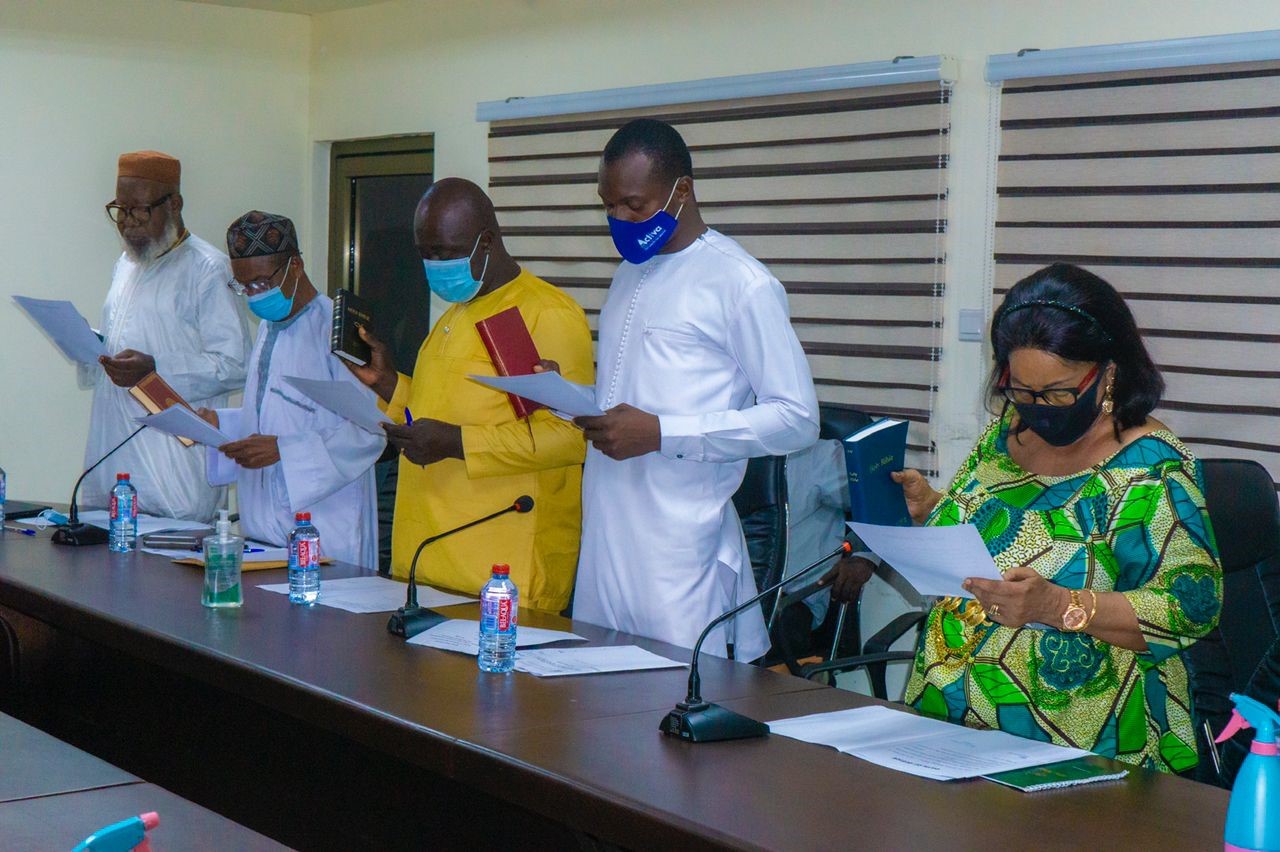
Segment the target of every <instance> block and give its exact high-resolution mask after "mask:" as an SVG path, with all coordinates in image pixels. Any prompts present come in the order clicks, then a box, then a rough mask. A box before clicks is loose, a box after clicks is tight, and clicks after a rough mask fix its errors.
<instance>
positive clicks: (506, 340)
mask: <svg viewBox="0 0 1280 852" xmlns="http://www.w3.org/2000/svg"><path fill="white" fill-rule="evenodd" d="M476 331H478V332H479V333H480V339H481V340H482V341H484V348H485V349H488V350H489V358H490V359H492V361H493V369H494V370H495V371H496V372H497V374H498V375H499V376H527V375H529V374H530V373H532V372H533V368H534V367H535V366H536V365H537V363H538V362H539V361H541V360H542V358H541V356H539V355H538V347H537V346H535V345H534V343H533V337H531V336H530V334H529V327H528V326H526V325H525V324H524V317H522V316H520V309H519V308H507V309H506V310H505V311H502V312H500V313H496V314H494V315H493V316H491V317H488V318H486V319H482V320H480V321H479V322H478V323H476ZM507 399H509V400H511V407H512V408H514V409H515V410H516V417H528V416H529V415H530V414H532V413H533V412H535V411H537V410H538V409H539V408H545V407H546V406H544V405H543V404H542V403H540V402H534V401H533V400H531V399H525V398H524V397H522V396H516V395H515V394H513V393H509V394H507Z"/></svg>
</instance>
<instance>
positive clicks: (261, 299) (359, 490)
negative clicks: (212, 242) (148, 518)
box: [200, 210, 386, 568]
mask: <svg viewBox="0 0 1280 852" xmlns="http://www.w3.org/2000/svg"><path fill="white" fill-rule="evenodd" d="M227 251H228V253H229V254H230V255H231V271H232V273H233V274H234V275H235V281H234V283H233V285H232V286H233V287H234V289H235V290H236V292H238V293H240V294H241V295H243V296H247V297H248V302H249V309H250V310H251V311H253V313H254V314H255V315H257V316H258V317H260V318H261V319H262V320H263V322H262V324H261V325H259V326H258V337H257V340H256V341H255V342H254V346H253V354H252V356H250V359H249V381H248V382H247V384H246V385H245V390H244V404H243V405H242V406H241V407H240V408H220V409H218V410H217V411H209V410H207V409H202V410H201V411H200V415H201V416H202V417H204V418H205V419H206V420H208V421H209V422H211V423H213V424H214V425H216V426H218V428H220V429H221V430H222V431H223V432H225V433H226V434H227V435H228V436H229V437H231V438H233V439H234V440H233V441H232V442H231V443H228V444H224V445H222V446H221V447H217V448H213V447H209V448H208V449H207V452H208V466H209V468H208V469H209V481H210V482H212V483H214V484H218V485H223V484H228V483H231V482H234V483H236V486H237V498H238V500H239V507H240V529H241V530H242V531H243V532H244V534H245V535H246V536H247V537H248V538H251V539H254V540H256V541H262V542H267V543H268V544H274V545H284V544H286V542H287V540H288V537H289V531H290V530H292V529H293V527H294V515H295V514H296V513H298V512H310V513H311V522H312V523H313V524H314V525H315V527H316V529H317V530H319V532H320V542H321V549H322V550H323V552H324V554H325V555H326V556H332V557H333V558H334V559H337V560H340V561H342V562H350V563H353V564H355V565H361V566H363V567H365V568H377V567H378V506H377V496H376V494H375V487H374V481H373V463H374V462H376V461H377V460H378V456H379V455H380V454H381V453H382V448H383V446H384V445H385V444H386V438H385V437H384V436H383V434H382V432H381V430H379V432H378V433H377V434H374V433H371V432H369V431H367V430H365V429H363V428H361V427H359V426H357V425H355V424H354V423H351V422H350V421H348V420H345V419H344V418H342V417H339V416H338V415H336V414H334V413H333V412H331V411H329V410H328V409H326V408H324V407H322V406H319V405H317V404H316V403H315V402H313V401H312V400H311V399H309V398H308V397H306V396H305V395H304V394H303V393H302V392H301V391H299V390H297V389H296V388H294V387H293V386H292V385H290V384H289V383H287V382H286V381H284V379H285V377H286V376H295V377H301V378H304V379H322V380H324V381H338V382H346V383H348V384H350V385H351V386H352V387H355V388H358V389H359V392H360V393H362V394H364V395H366V396H368V397H369V405H370V407H372V406H373V405H374V404H375V402H374V398H373V393H372V391H370V390H369V389H368V388H366V387H365V386H364V385H362V384H361V383H360V381H359V380H358V379H356V377H355V376H353V375H352V374H351V371H350V370H348V369H347V368H346V367H344V366H343V365H342V362H341V361H339V360H338V358H337V357H336V356H334V355H333V354H332V353H331V352H330V351H329V332H330V330H331V328H332V327H333V300H331V299H330V298H329V297H328V296H325V295H323V294H321V293H318V292H316V288H315V287H314V286H313V285H312V283H311V281H310V279H308V278H307V273H306V269H305V268H304V267H303V263H302V255H301V253H300V252H299V250H298V236H297V231H296V230H295V228H294V226H293V222H292V221H290V220H289V219H288V218H286V217H284V216H278V215H275V214H271V213H262V212H260V211H257V210H253V211H250V212H249V213H246V214H245V215H244V216H241V217H240V218H239V219H237V220H236V221H235V222H234V223H233V224H232V225H231V227H230V228H228V229H227Z"/></svg>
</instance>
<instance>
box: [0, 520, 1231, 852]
mask: <svg viewBox="0 0 1280 852" xmlns="http://www.w3.org/2000/svg"><path fill="white" fill-rule="evenodd" d="M361 573H367V572H362V571H361V569H357V568H353V567H350V566H343V565H339V566H332V567H328V568H326V569H325V573H324V574H323V575H322V576H325V577H330V578H336V577H347V576H356V575H358V574H361ZM284 579H285V577H284V572H283V570H274V571H258V572H252V573H246V574H245V584H246V588H245V605H244V607H243V609H241V610H236V611H221V612H219V611H212V610H208V609H205V608H203V607H201V606H200V588H201V582H202V578H201V574H200V572H199V570H198V569H194V568H187V567H183V566H179V565H174V564H172V563H170V562H169V561H167V560H165V559H162V558H159V557H153V556H149V555H146V554H140V553H139V554H112V553H108V552H106V550H105V548H102V547H94V548H78V549H77V548H62V547H58V546H55V545H52V544H51V543H50V542H49V540H48V537H47V533H42V534H41V535H40V536H38V537H35V538H32V537H27V536H15V535H13V534H9V535H8V536H6V537H4V538H3V540H0V616H3V617H4V618H5V619H6V620H7V621H9V622H10V623H11V624H12V625H13V626H14V627H15V629H16V631H17V634H18V636H19V637H20V645H21V653H22V657H21V670H20V671H21V674H20V678H19V684H18V687H17V689H16V694H13V695H11V696H9V698H8V699H7V700H6V701H5V709H8V710H9V711H10V712H13V713H15V715H19V716H21V717H23V718H25V719H27V720H28V721H31V722H33V723H34V724H37V725H39V726H40V727H42V728H44V729H46V730H49V731H51V732H52V733H54V734H56V735H57V736H59V737H62V738H63V739H67V740H69V741H71V742H72V743H74V744H76V745H78V746H80V747H81V748H85V749H86V750H89V751H92V752H94V753H95V754H97V755H99V756H101V757H103V758H104V759H106V760H109V761H111V762H112V763H115V764H117V765H119V766H122V767H125V768H126V769H128V770H129V771H130V772H135V773H137V774H138V775H141V776H143V777H145V778H148V779H149V780H151V781H154V782H155V783H157V784H161V785H163V786H164V787H166V788H168V789H170V790H172V791H174V792H175V793H177V794H178V795H181V796H184V797H186V798H188V799H191V800H192V801H195V802H197V803H199V804H201V805H203V806H205V807H209V808H212V809H214V810H216V811H218V812H220V813H222V814H224V815H225V816H227V817H229V818H230V819H233V820H235V821H236V822H239V823H241V824H243V825H246V826H248V827H250V828H252V829H254V830H256V831H260V832H262V833H264V834H267V835H269V836H271V837H274V838H275V839H277V840H279V841H281V842H283V843H286V844H289V845H292V846H297V847H300V848H495V847H498V846H506V847H508V848H515V849H538V848H546V849H563V848H609V845H613V846H618V847H623V848H635V849H677V848H708V847H726V848H761V849H788V850H793V849H795V850H798V849H852V848H867V849H903V848H914V849H931V848H940V849H948V850H959V849H980V848H989V847H991V846H993V845H998V846H999V847H1001V848H1009V849H1019V848H1037V849H1053V848H1062V849H1073V850H1075V849H1079V848H1080V845H1081V842H1082V841H1083V842H1086V843H1087V844H1088V845H1090V846H1093V847H1105V848H1149V847H1154V846H1156V845H1157V844H1159V845H1161V846H1165V847H1168V846H1172V847H1175V848H1179V849H1212V848H1221V843H1222V826H1223V824H1224V820H1225V811H1226V804H1227V794H1226V792H1225V791H1222V790H1218V789H1216V788H1212V787H1208V786H1204V785H1200V784H1196V783H1194V782H1191V781H1187V780H1184V779H1179V778H1171V777H1166V776H1162V775H1159V774H1157V773H1152V772H1147V771H1142V770H1137V771H1134V772H1131V773H1130V775H1129V776H1128V778H1127V779H1126V780H1124V781H1122V782H1116V783H1110V784H1098V785H1093V786H1089V787H1082V788H1076V789H1070V790H1059V791H1050V792H1045V793H1038V794H1024V793H1019V792H1017V791H1015V790H1011V789H1007V788H1004V787H1000V786H998V785H995V784H992V783H989V782H985V781H980V780H979V781H968V782H955V783H940V782H933V781H927V780H924V779H919V778H915V777H912V776H909V775H904V774H900V773H896V772H893V771H890V770H887V769H882V768H879V767H876V766H873V765H870V764H867V763H865V762H862V761H860V760H858V759H855V758H852V757H848V756H845V755H842V754H839V753H837V752H835V751H834V750H831V749H826V748H822V747H819V746H814V745H810V744H807V743H801V742H798V741H795V740H790V739H787V738H785V737H781V736H771V737H767V738H763V739H756V740H746V741H738V742H725V743H709V744H697V745H695V744H691V743H686V742H681V741H678V740H675V739H672V738H669V737H665V736H662V735H661V734H659V733H658V723H659V721H660V720H661V718H662V717H663V715H664V714H665V713H666V712H667V710H669V709H670V707H671V706H672V705H673V704H674V702H676V701H677V700H679V699H680V698H682V697H683V695H684V691H685V682H686V679H687V672H686V670H684V669H669V670H660V671H648V672H632V673H617V674H606V675H595V676H589V677H568V678H542V679H539V678H534V677H531V676H528V675H525V674H521V673H515V674H512V675H508V676H494V675H486V674H483V673H481V672H479V671H477V669H476V664H475V660H474V658H471V657H466V656H462V655H459V654H452V653H448V652H444V651H437V650H434V649H429V648H422V647H417V646H411V645H406V644H405V643H404V642H402V641H401V640H399V639H396V638H395V637H392V636H391V635H389V634H388V633H387V632H386V628H385V624H386V620H387V615H386V614H385V613H379V614H353V613H348V612H343V611H341V610H337V609H332V608H328V607H322V606H317V607H313V608H301V607H293V606H290V605H289V603H288V601H287V598H286V597H285V596H283V595H278V594H272V593H269V592H264V591H261V590H258V589H255V588H253V587H254V586H256V585H259V584H262V583H273V582H275V583H278V582H282V581H283V580H284ZM322 588H323V586H322ZM446 613H447V614H452V615H458V616H462V617H470V618H475V617H477V614H476V611H475V607H474V606H471V607H469V608H468V607H457V608H454V609H452V610H446ZM521 623H522V624H526V625H530V626H540V627H554V628H560V629H572V630H573V631H574V632H577V633H579V634H580V635H582V636H586V637H588V638H589V639H590V640H592V642H593V644H629V643H634V644H639V645H641V646H643V647H645V648H648V649H649V650H652V651H654V652H656V653H659V654H663V655H665V656H669V657H672V658H675V659H682V658H684V657H685V656H687V652H685V651H682V650H680V649H677V648H674V647H672V646H669V645H664V644H662V643H659V642H651V641H647V640H643V639H637V638H636V637H632V636H628V635H625V634H621V633H616V632H612V631H607V630H602V629H600V628H597V627H594V626H592V625H588V624H583V623H579V622H574V623H570V622H567V621H566V620H564V619H562V618H559V617H557V616H553V615H548V614H543V613H535V612H532V611H524V612H522V613H521ZM702 663H703V664H702V683H703V694H704V696H705V697H707V698H708V700H712V701H717V702H719V703H723V704H725V705H726V706H728V707H730V708H732V709H734V710H737V711H739V712H741V713H745V714H746V715H748V716H752V717H754V718H758V719H763V720H766V721H768V720H773V719H780V718H785V717H789V716H796V715H802V714H806V713H815V712H822V711H828V710H836V709H842V708H846V707H855V706H860V705H864V704H868V703H872V699H869V698H866V697H863V696H860V695H856V694H853V693H850V692H847V691H843V690H837V689H831V688H828V687H825V686H821V685H817V684H813V683H810V682H808V681H805V680H801V679H798V678H793V677H790V676H788V675H781V674H776V673H773V672H769V671H764V670H761V669H758V668H754V667H752V666H748V665H744V664H740V663H731V662H728V661H724V660H718V659H714V658H711V657H704V658H703V661H702ZM0 698H4V693H2V692H0ZM7 845H8V844H7V843H6V842H5V838H3V837H0V847H4V846H7Z"/></svg>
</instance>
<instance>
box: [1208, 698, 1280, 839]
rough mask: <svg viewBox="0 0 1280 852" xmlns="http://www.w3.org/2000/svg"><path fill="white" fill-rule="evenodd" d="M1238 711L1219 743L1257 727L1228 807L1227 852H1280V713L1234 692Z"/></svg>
mask: <svg viewBox="0 0 1280 852" xmlns="http://www.w3.org/2000/svg"><path fill="white" fill-rule="evenodd" d="M1231 700H1232V701H1234V702H1235V703H1236V709H1235V710H1233V711H1231V721H1230V722H1228V723H1227V727H1225V728H1223V730H1222V733H1221V734H1219V735H1218V738H1217V740H1216V742H1224V741H1225V740H1227V739H1230V738H1231V737H1232V736H1233V735H1234V734H1235V733H1236V732H1237V731H1239V730H1240V729H1241V728H1254V729H1256V730H1257V734H1255V735H1254V738H1253V744H1252V745H1251V746H1250V747H1249V755H1248V756H1247V757H1246V758H1245V759H1244V763H1243V764H1242V765H1241V766H1240V771H1239V772H1238V773H1237V774H1236V782H1235V785H1234V786H1233V787H1232V789H1231V803H1230V804H1229V805H1228V806H1227V830H1226V834H1225V840H1226V844H1225V849H1226V852H1246V850H1247V852H1257V850H1265V852H1280V745H1277V743H1276V730H1277V729H1278V728H1280V713H1276V712H1275V711H1274V710H1272V709H1271V708H1270V707H1268V706H1267V705H1265V704H1263V703H1262V702H1261V701H1255V700H1254V699H1252V698H1250V697H1249V696H1247V695H1240V694H1239V693H1234V692H1233V693H1232V694H1231Z"/></svg>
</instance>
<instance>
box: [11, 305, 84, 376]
mask: <svg viewBox="0 0 1280 852" xmlns="http://www.w3.org/2000/svg"><path fill="white" fill-rule="evenodd" d="M13 301H14V302H16V303H17V304H18V307H20V308H22V310H23V311H25V312H26V314H27V316H29V317H31V319H33V320H35V323H36V325H38V326H40V328H42V329H43V330H44V332H45V334H47V335H49V338H50V339H51V340H52V341H53V344H54V345H55V346H57V347H58V349H60V350H61V351H62V354H63V355H66V356H67V357H68V358H70V359H71V360H72V361H79V362H80V363H82V364H93V363H95V362H96V361H97V360H98V356H99V355H106V354H107V350H106V348H105V347H104V346H103V345H102V341H101V340H99V339H98V335H96V334H94V333H93V329H91V328H89V321H88V320H86V319H85V318H84V317H83V316H81V315H80V312H79V311H77V310H76V306H75V305H73V304H71V303H70V302H68V301H66V300H65V299H33V298H31V297H30V296H14V297H13Z"/></svg>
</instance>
